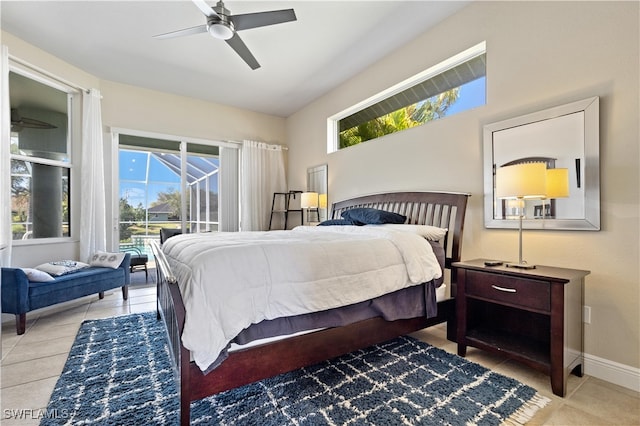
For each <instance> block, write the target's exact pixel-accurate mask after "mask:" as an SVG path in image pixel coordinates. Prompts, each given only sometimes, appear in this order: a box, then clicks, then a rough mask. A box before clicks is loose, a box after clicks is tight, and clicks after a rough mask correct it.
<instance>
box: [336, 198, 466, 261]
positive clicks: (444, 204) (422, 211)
mask: <svg viewBox="0 0 640 426" xmlns="http://www.w3.org/2000/svg"><path fill="white" fill-rule="evenodd" d="M469 195H470V194H467V193H461V192H387V193H380V194H372V195H365V196H362V197H357V198H351V199H348V200H344V201H338V202H336V203H333V204H332V206H331V212H332V213H331V218H332V219H340V218H341V216H340V215H341V214H342V212H343V211H345V210H349V209H352V208H356V207H369V208H374V209H379V210H385V211H390V212H394V213H399V214H401V215H404V216H407V223H409V224H414V225H431V226H437V227H439V228H447V229H448V232H447V236H446V237H445V241H443V245H444V249H445V254H446V267H448V268H450V267H451V262H457V261H459V260H460V252H461V242H462V231H463V229H464V216H465V212H466V210H467V199H468V198H469Z"/></svg>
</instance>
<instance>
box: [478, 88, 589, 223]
mask: <svg viewBox="0 0 640 426" xmlns="http://www.w3.org/2000/svg"><path fill="white" fill-rule="evenodd" d="M574 113H583V116H584V152H583V153H576V158H583V159H584V160H583V163H584V165H583V166H582V167H583V171H582V179H583V182H584V217H583V218H575V219H573V218H572V219H562V218H560V219H544V220H540V219H526V218H525V219H524V220H523V222H522V227H523V228H524V229H552V230H553V229H556V230H591V231H598V230H600V118H599V116H600V108H599V98H598V97H593V98H589V99H584V100H581V101H577V102H572V103H569V104H566V105H561V106H557V107H554V108H549V109H546V110H543V111H538V112H534V113H531V114H526V115H523V116H520V117H515V118H510V119H508V120H504V121H499V122H496V123H491V124H487V125H485V126H484V128H483V133H484V138H483V139H484V218H485V221H484V223H485V227H487V228H518V220H510V219H497V218H496V217H495V215H494V211H495V205H496V201H497V200H496V198H495V194H494V188H495V181H494V180H495V167H496V164H495V161H494V157H495V152H494V138H495V137H496V134H497V132H501V131H503V130H509V129H514V128H516V127H518V128H519V130H524V131H526V130H527V129H526V128H525V127H526V126H528V125H532V127H533V126H534V125H535V127H536V132H538V133H539V132H540V129H542V131H543V132H544V125H545V122H548V123H549V124H551V122H552V121H553V120H554V119H556V118H560V117H563V116H566V115H568V114H574ZM541 125H542V126H543V127H540V126H541ZM505 133H506V132H505ZM505 133H503V134H502V135H504V134H505ZM502 143H503V142H502ZM513 143H514V144H518V143H522V141H521V140H520V139H517V140H516V138H514V140H513ZM538 155H540V153H539V152H536V147H535V146H528V147H525V149H524V150H523V154H522V157H533V156H538ZM579 172H580V171H579Z"/></svg>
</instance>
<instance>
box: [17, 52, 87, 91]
mask: <svg viewBox="0 0 640 426" xmlns="http://www.w3.org/2000/svg"><path fill="white" fill-rule="evenodd" d="M9 59H10V60H11V61H13V62H15V63H16V64H19V65H22V66H24V67H26V68H29V69H31V70H32V71H36V72H38V73H40V74H42V75H44V76H46V77H48V78H51V79H52V80H56V81H57V82H59V83H62V84H64V85H65V86H69V87H70V88H72V89H76V90H80V91H82V92H86V93H89V92H90V90H89V89H86V88H84V87H82V86H79V85H77V84H75V83H72V82H70V81H69V80H66V79H64V78H62V77H58V76H57V75H55V74H52V73H51V72H49V71H47V70H45V69H42V68H40V67H38V66H36V65H33V64H31V63H29V62H27V61H25V60H24V59H20V58H17V57H15V56H13V55H11V54H9Z"/></svg>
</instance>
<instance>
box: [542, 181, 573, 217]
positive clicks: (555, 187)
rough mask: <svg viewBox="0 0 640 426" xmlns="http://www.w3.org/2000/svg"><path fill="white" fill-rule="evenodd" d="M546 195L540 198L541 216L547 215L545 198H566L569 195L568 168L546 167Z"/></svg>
mask: <svg viewBox="0 0 640 426" xmlns="http://www.w3.org/2000/svg"><path fill="white" fill-rule="evenodd" d="M545 195H546V197H544V198H543V199H542V218H543V219H544V218H546V217H547V211H546V206H547V205H548V206H549V208H551V204H550V203H549V204H547V203H546V202H545V201H546V200H552V199H555V198H567V197H568V196H569V169H547V190H546V192H545Z"/></svg>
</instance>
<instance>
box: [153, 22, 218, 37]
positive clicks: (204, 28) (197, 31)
mask: <svg viewBox="0 0 640 426" xmlns="http://www.w3.org/2000/svg"><path fill="white" fill-rule="evenodd" d="M206 32H207V26H206V25H198V26H197V27H191V28H185V29H184V30H178V31H172V32H170V33H164V34H158V35H154V36H153V37H154V38H159V39H164V38H173V37H182V36H187V35H192V34H200V33H206Z"/></svg>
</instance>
